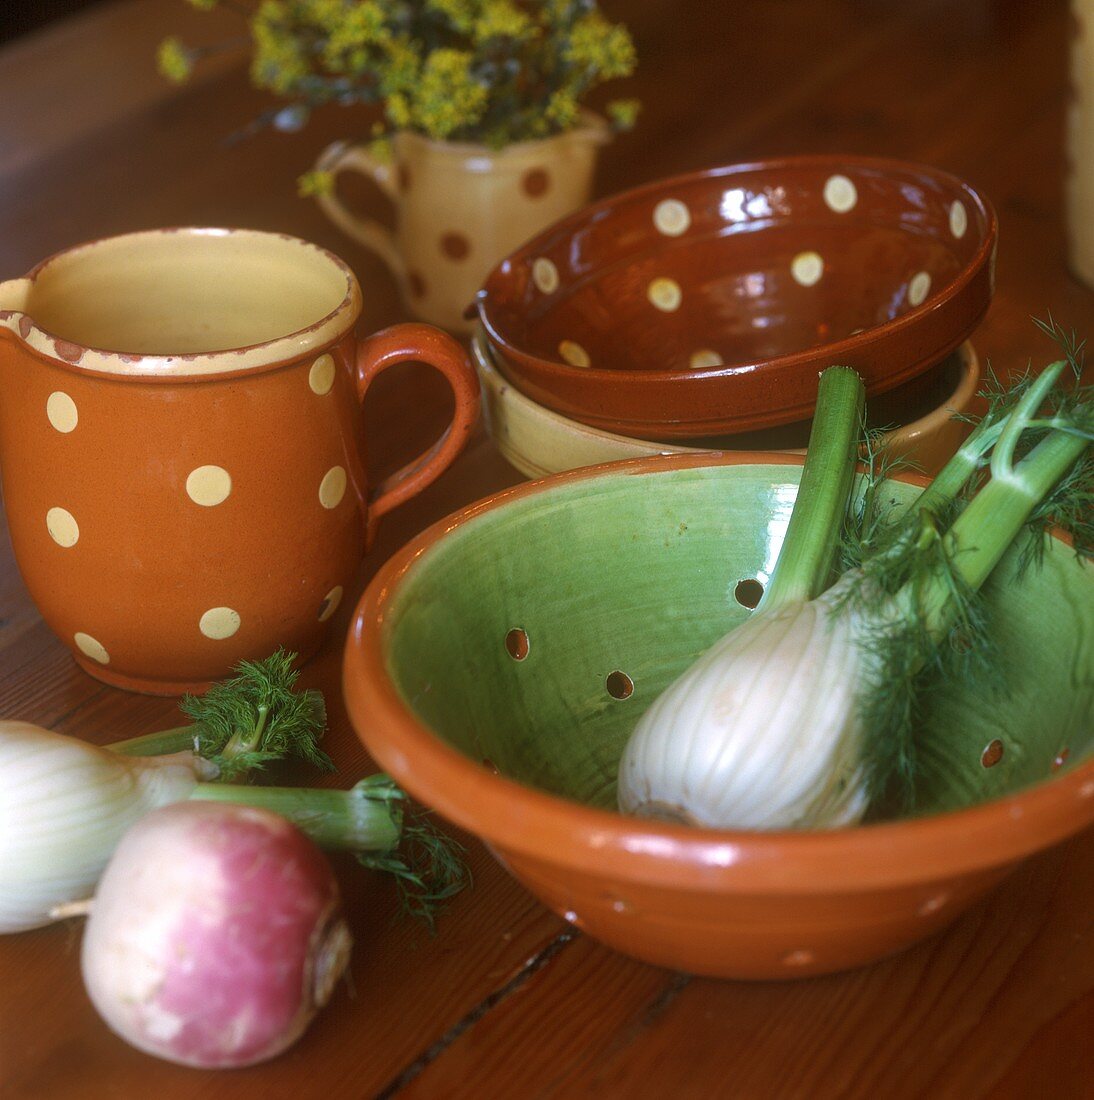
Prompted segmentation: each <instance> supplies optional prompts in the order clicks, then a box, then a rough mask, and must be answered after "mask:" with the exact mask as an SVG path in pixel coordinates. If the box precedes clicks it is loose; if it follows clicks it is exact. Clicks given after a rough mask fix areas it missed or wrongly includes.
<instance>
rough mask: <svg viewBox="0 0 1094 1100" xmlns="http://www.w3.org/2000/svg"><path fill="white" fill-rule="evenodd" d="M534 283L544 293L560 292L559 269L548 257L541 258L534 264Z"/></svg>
mask: <svg viewBox="0 0 1094 1100" xmlns="http://www.w3.org/2000/svg"><path fill="white" fill-rule="evenodd" d="M532 282H534V283H535V284H536V286H537V287H538V289H539V290H540V291H541V292H542V293H544V294H554V292H555V291H556V290H558V283H559V279H558V268H557V267H555V265H554V264H553V263H552V262H551V261H550V260H548V259H547V257H546V256H540V257H539V259H537V260H536V261H535V263H533V264H532Z"/></svg>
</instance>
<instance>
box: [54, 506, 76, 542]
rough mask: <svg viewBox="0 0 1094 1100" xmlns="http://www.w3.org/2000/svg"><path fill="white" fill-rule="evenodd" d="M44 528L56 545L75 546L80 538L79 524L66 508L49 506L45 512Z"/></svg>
mask: <svg viewBox="0 0 1094 1100" xmlns="http://www.w3.org/2000/svg"><path fill="white" fill-rule="evenodd" d="M46 530H47V531H48V532H49V537H50V538H51V539H53V541H54V542H55V543H57V545H58V546H64V547H66V548H67V547H70V546H75V545H76V543H77V542H78V541H79V539H80V525H79V524H78V523H77V522H76V517H75V516H74V515H73V514H72V513H71V512H70V511H69V510H68V509H67V508H50V510H49V511H48V512H46Z"/></svg>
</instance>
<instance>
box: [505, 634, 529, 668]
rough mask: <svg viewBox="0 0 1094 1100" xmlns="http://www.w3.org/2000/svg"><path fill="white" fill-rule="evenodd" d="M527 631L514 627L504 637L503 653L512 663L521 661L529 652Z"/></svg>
mask: <svg viewBox="0 0 1094 1100" xmlns="http://www.w3.org/2000/svg"><path fill="white" fill-rule="evenodd" d="M529 648H530V647H529V643H528V631H526V630H525V629H524V628H523V627H519V626H515V627H513V629H512V630H510V631H509V633H508V634H506V635H505V651H506V652H507V653H508V654H509V656H510V657H512V658H513V660H514V661H523V660H524V658H525V657H527V656H528V650H529Z"/></svg>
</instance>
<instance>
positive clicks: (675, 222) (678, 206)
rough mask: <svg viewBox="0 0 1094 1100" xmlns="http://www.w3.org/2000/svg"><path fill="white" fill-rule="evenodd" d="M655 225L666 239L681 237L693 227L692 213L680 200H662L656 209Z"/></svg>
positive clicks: (654, 215)
mask: <svg viewBox="0 0 1094 1100" xmlns="http://www.w3.org/2000/svg"><path fill="white" fill-rule="evenodd" d="M653 224H654V225H655V226H656V227H657V232H658V233H663V234H664V235H665V236H666V237H679V236H680V235H681V234H682V233H686V232H687V231H688V227H689V226H690V225H691V211H690V210H688V208H687V207H686V206H685V205H684V204H683V203H682V202H681V201H680V200H679V199H662V200H661V202H659V203H658V204H657V206H656V207H654V211H653Z"/></svg>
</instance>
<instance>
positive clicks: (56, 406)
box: [46, 390, 80, 435]
mask: <svg viewBox="0 0 1094 1100" xmlns="http://www.w3.org/2000/svg"><path fill="white" fill-rule="evenodd" d="M46 416H47V417H48V418H49V422H50V423H51V424H52V425H53V426H54V428H56V429H57V431H59V432H64V433H65V434H66V435H67V434H68V433H69V432H71V431H74V430H75V428H76V425H77V423H78V422H79V419H80V414H79V411H78V410H77V408H76V402H75V401H73V400H72V398H71V397H69V396H68V394H67V393H65V392H64V391H63V390H55V391H54V392H53V393H51V394H50V395H49V397H48V398H46Z"/></svg>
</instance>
